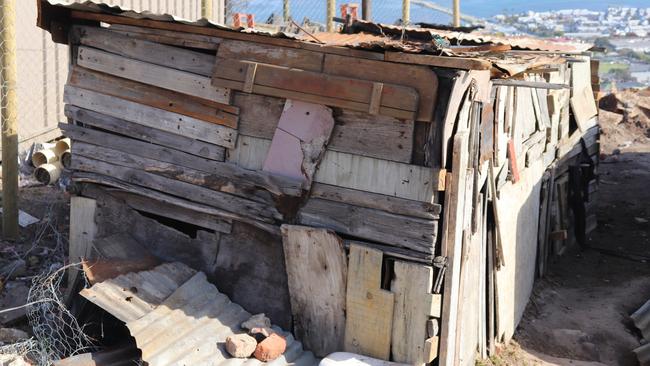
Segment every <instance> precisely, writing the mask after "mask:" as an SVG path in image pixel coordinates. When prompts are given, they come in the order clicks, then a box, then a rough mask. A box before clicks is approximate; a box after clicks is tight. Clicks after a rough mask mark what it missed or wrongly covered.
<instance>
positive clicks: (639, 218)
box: [634, 217, 648, 224]
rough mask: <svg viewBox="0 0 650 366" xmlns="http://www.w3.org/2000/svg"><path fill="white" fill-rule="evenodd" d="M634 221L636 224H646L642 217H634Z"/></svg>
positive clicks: (646, 221)
mask: <svg viewBox="0 0 650 366" xmlns="http://www.w3.org/2000/svg"><path fill="white" fill-rule="evenodd" d="M634 221H636V223H637V224H647V223H648V220H647V219H644V218H643V217H635V218H634Z"/></svg>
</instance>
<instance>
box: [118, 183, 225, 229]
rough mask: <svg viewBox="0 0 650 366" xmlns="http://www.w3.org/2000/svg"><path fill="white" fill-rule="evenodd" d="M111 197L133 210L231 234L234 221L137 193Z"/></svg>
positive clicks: (124, 193)
mask: <svg viewBox="0 0 650 366" xmlns="http://www.w3.org/2000/svg"><path fill="white" fill-rule="evenodd" d="M110 195H111V196H115V197H118V198H120V199H122V200H123V201H124V202H125V203H126V204H127V205H129V206H130V207H131V208H132V209H134V210H137V211H142V212H146V213H150V214H154V215H158V216H162V217H167V218H170V219H174V220H179V221H183V222H187V223H190V224H192V225H196V226H200V227H204V228H206V229H212V230H214V231H217V232H220V233H224V234H230V232H231V231H232V221H231V220H223V219H220V218H218V217H215V216H213V215H208V214H204V213H201V212H197V211H194V210H190V209H187V208H184V207H180V206H175V205H169V204H165V203H162V202H160V201H158V200H154V199H151V198H148V197H145V196H141V195H138V194H135V193H130V192H124V191H118V190H115V191H111V192H110Z"/></svg>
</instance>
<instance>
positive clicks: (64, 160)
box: [59, 149, 72, 169]
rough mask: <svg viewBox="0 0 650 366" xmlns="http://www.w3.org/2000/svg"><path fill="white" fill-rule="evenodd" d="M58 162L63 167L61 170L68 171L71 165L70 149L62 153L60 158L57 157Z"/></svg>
mask: <svg viewBox="0 0 650 366" xmlns="http://www.w3.org/2000/svg"><path fill="white" fill-rule="evenodd" d="M59 161H60V162H61V165H63V169H70V165H71V163H72V151H70V149H68V150H66V151H64V152H63V153H62V154H61V156H59Z"/></svg>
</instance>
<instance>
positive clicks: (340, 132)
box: [327, 110, 414, 164]
mask: <svg viewBox="0 0 650 366" xmlns="http://www.w3.org/2000/svg"><path fill="white" fill-rule="evenodd" d="M334 119H335V121H336V124H335V125H334V131H333V132H332V137H331V139H330V143H329V144H328V145H327V149H328V150H334V151H339V152H345V153H350V154H355V155H363V156H369V157H372V158H378V159H384V160H392V161H397V162H401V163H406V164H409V163H411V156H412V153H413V131H414V123H413V121H412V120H399V119H396V118H393V117H387V116H373V115H370V114H368V113H364V112H355V111H349V110H338V111H336V112H335V115H334Z"/></svg>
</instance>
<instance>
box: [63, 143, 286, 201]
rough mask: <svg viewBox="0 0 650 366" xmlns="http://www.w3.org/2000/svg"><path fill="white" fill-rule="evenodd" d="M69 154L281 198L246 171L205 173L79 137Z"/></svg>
mask: <svg viewBox="0 0 650 366" xmlns="http://www.w3.org/2000/svg"><path fill="white" fill-rule="evenodd" d="M72 154H73V159H76V158H77V156H75V155H78V156H84V157H87V158H91V159H96V160H100V161H103V162H106V163H110V164H114V165H119V166H122V167H127V168H131V169H137V170H140V171H142V172H147V173H151V174H155V175H158V176H163V177H167V178H170V179H174V180H178V181H181V182H186V183H189V184H193V185H196V186H200V187H205V188H208V189H210V190H214V191H219V192H223V193H228V194H232V195H235V196H239V197H243V198H246V199H249V200H251V201H254V202H259V203H265V204H267V205H269V206H270V207H273V206H275V204H276V202H277V201H278V200H279V199H280V198H281V197H279V196H281V195H280V194H272V193H271V192H269V191H268V190H266V189H264V188H262V187H260V186H257V185H256V184H254V183H252V182H250V181H246V180H244V179H240V178H241V177H242V176H244V177H245V176H253V175H246V174H245V173H244V174H242V175H240V176H239V177H237V178H234V177H236V176H237V175H236V174H235V175H231V174H228V172H226V174H221V173H208V172H203V171H200V170H195V169H191V168H187V167H184V166H180V165H177V164H173V163H167V162H162V161H158V160H154V159H150V158H144V157H140V156H136V155H132V154H128V153H124V152H121V151H118V150H114V149H110V148H106V147H103V146H98V145H91V144H87V143H85V142H81V141H75V144H74V146H73V147H72ZM222 164H225V163H222ZM222 166H223V165H222ZM242 170H243V169H242ZM253 173H254V172H253ZM285 197H286V196H285Z"/></svg>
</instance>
